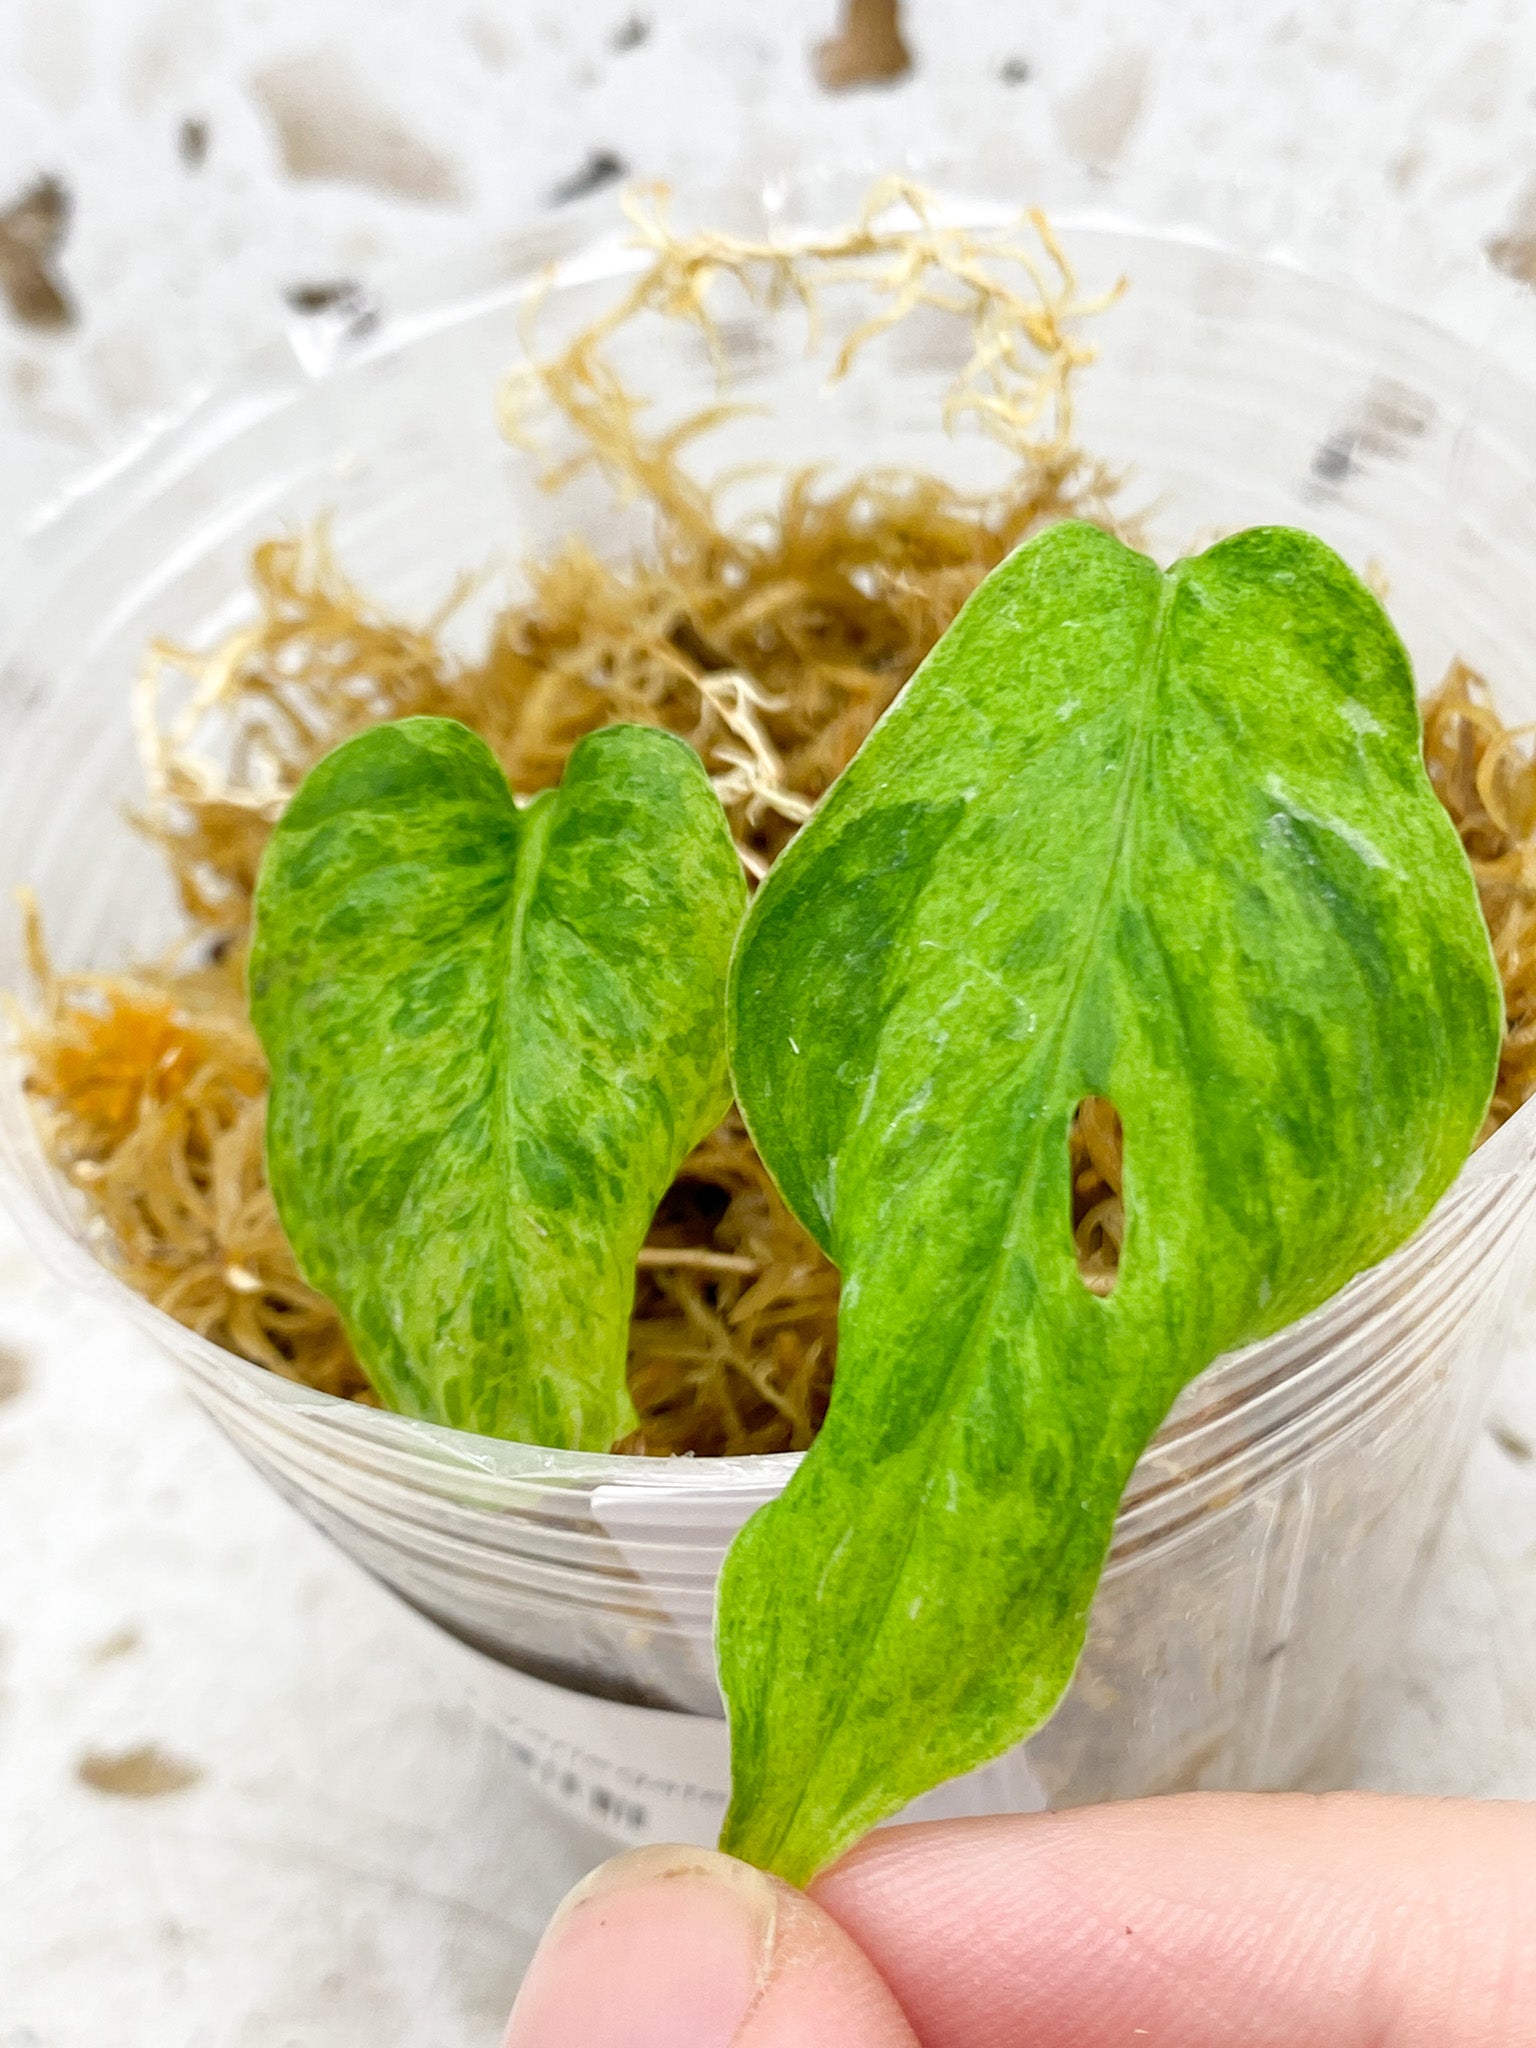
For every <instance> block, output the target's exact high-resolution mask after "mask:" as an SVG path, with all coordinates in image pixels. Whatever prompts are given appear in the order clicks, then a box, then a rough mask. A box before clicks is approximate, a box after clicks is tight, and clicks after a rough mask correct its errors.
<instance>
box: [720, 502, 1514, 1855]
mask: <svg viewBox="0 0 1536 2048" xmlns="http://www.w3.org/2000/svg"><path fill="white" fill-rule="evenodd" d="M1501 1023H1502V1007H1501V1000H1500V993H1499V984H1498V979H1497V976H1496V973H1495V970H1494V965H1493V960H1492V957H1491V952H1490V948H1489V943H1488V937H1487V933H1486V931H1485V929H1484V927H1483V924H1482V921H1481V918H1480V916H1479V913H1478V907H1477V901H1476V897H1475V894H1474V890H1473V884H1472V878H1471V875H1470V873H1469V872H1468V868H1467V864H1466V861H1465V859H1464V857H1463V855H1462V851H1461V847H1460V845H1459V843H1458V840H1457V837H1456V833H1455V830H1454V829H1453V827H1452V825H1451V823H1450V820H1449V819H1448V818H1447V817H1446V815H1445V813H1444V811H1443V810H1442V809H1441V807H1440V805H1439V803H1438V802H1437V801H1436V799H1435V797H1434V795H1433V793H1432V792H1431V789H1430V786H1429V782H1428V779H1427V777H1426V775H1425V772H1424V767H1423V762H1422V758H1421V754H1420V739H1419V721H1418V713H1417V707H1416V704H1415V699H1414V689H1413V678H1412V674H1411V671H1410V668H1409V663H1408V659H1407V656H1406V655H1405V653H1404V651H1403V648H1402V646H1401V644H1400V643H1399V641H1398V639H1397V637H1396V635H1395V634H1394V632H1393V631H1392V628H1391V626H1390V624H1389V623H1388V621H1387V619H1386V617H1385V615H1384V614H1383V612H1382V610H1381V607H1380V606H1379V605H1378V604H1377V602H1376V601H1375V599H1374V598H1373V597H1372V596H1371V594H1370V592H1369V591H1368V590H1366V589H1365V587H1364V586H1363V585H1362V584H1361V583H1360V582H1359V581H1358V580H1357V579H1356V578H1355V577H1354V576H1353V575H1352V574H1351V573H1350V571H1349V570H1348V569H1347V568H1346V567H1345V566H1344V564H1343V563H1342V562H1340V561H1339V560H1338V558H1337V557H1336V556H1334V555H1333V554H1332V553H1330V551H1329V550H1328V549H1327V548H1326V547H1324V546H1323V545H1322V543H1321V542H1319V541H1317V540H1314V539H1312V538H1311V537H1309V536H1308V535H1306V534H1302V533H1296V532H1291V531H1288V530H1284V529H1260V530H1256V531H1253V532H1249V533H1244V534H1240V535H1238V536H1236V537H1235V538H1233V539H1231V540H1228V541H1224V542H1222V543H1221V544H1220V545H1219V546H1218V547H1215V548H1212V549H1211V550H1210V551H1209V552H1208V553H1207V554H1204V555H1202V556H1199V557H1198V558H1196V559H1193V560H1190V561H1186V562H1181V563H1179V564H1178V565H1177V566H1176V567H1175V568H1174V569H1173V570H1172V571H1170V572H1168V573H1167V574H1164V573H1163V572H1161V571H1160V570H1159V569H1158V568H1157V567H1156V566H1155V564H1153V563H1152V562H1151V561H1149V560H1148V559H1147V558H1146V557H1144V556H1142V555H1139V554H1137V553H1135V552H1134V551H1133V550H1131V549H1129V548H1127V547H1125V546H1123V545H1122V544H1121V543H1120V542H1118V541H1116V540H1113V539H1111V538H1109V537H1108V536H1107V535H1105V534H1103V533H1101V532H1099V531H1097V530H1096V529H1094V528H1092V527H1089V526H1084V525H1079V524H1075V523H1069V524H1065V525H1061V526H1058V527H1055V528H1054V529H1052V530H1051V531H1050V532H1048V533H1047V534H1045V535H1044V536H1042V537H1041V538H1040V539H1039V540H1037V541H1035V542H1033V543H1032V544H1031V545H1030V546H1028V547H1026V548H1024V549H1022V550H1021V551H1020V552H1019V553H1017V554H1016V555H1014V556H1013V557H1012V558H1011V559H1010V560H1009V561H1008V562H1006V563H1005V564H1004V565H1003V566H1002V567H1001V568H999V569H998V570H997V571H996V572H995V573H994V574H993V575H992V576H990V577H989V578H988V579H987V581H986V583H985V584H983V585H982V587H981V588H980V590H978V591H977V593H976V594H975V595H974V596H973V597H972V599H971V601H970V603H969V604H968V605H967V606H966V608H965V610H964V611H963V612H962V613H961V615H960V617H959V619H958V620H957V621H956V623H955V625H954V626H953V627H952V628H951V629H950V631H949V632H948V633H947V634H946V635H945V637H944V639H943V640H942V641H941V642H940V644H939V645H938V647H937V648H935V650H934V652H933V653H932V654H931V655H930V656H929V658H928V660H927V661H926V662H925V663H924V665H923V667H922V668H921V670H920V671H919V672H918V674H917V675H916V676H915V677H914V678H913V680H912V682H911V683H910V685H909V686H908V688H907V690H906V692H905V694H904V695H903V697H902V698H901V699H900V701H899V702H898V703H897V705H896V706H895V707H894V708H893V710H892V711H891V712H890V713H889V714H888V715H887V717H886V718H885V720H884V721H883V722H882V724H881V725H880V726H879V727H878V728H877V729H876V731H875V732H874V733H873V735H872V736H871V737H870V739H869V740H868V741H867V742H866V744H865V746H864V748H863V750H862V752H861V753H860V754H859V755H858V757H857V758H856V759H855V761H854V762H853V763H852V765H851V766H850V767H849V769H848V770H847V771H846V773H845V774H844V775H843V777H842V779H841V780H840V781H839V782H838V784H837V785H836V787H835V788H834V789H833V790H832V791H831V793H830V795H829V796H828V797H827V799H826V800H825V801H824V803H823V804H822V806H821V808H820V810H819V811H818V812H817V814H816V815H815V817H814V818H813V819H812V820H811V822H810V823H809V824H808V825H807V826H806V827H805V829H804V830H803V831H802V832H801V834H800V836H799V837H798V838H797V839H796V840H795V842H794V843H793V845H792V846H791V847H790V848H789V849H788V851H787V852H786V853H785V855H784V856H783V858H782V859H781V860H780V862H779V863H778V865H777V866H776V867H775V868H774V870H773V871H772V873H771V874H770V876H769V878H768V880H767V882H766V883H765V884H764V886H763V888H762V889H761V891H760V892H759V894H758V897H757V899H756V902H755V904H754V905H753V908H752V912H751V915H750V916H749V918H748V921H747V924H746V927H745V929H744V931H743V934H742V939H741V942H740V945H739V947H738V950H737V958H736V962H735V967H734V970H733V991H732V1031H733V1062H734V1069H735V1075H736V1083H737V1092H738V1096H739V1099H740V1101H741V1105H742V1108H743V1111H744V1113H745V1115H746V1118H747V1121H748V1124H749V1126H750V1128H751V1130H752V1134H753V1137H754V1138H755V1140H756V1142H757V1144H758V1147H759V1149H760V1151H761V1152H762V1154H763V1157H764V1159H765V1160H766V1162H767V1164H768V1166H769V1168H770V1170H771V1171H772V1172H773V1174H774V1175H775V1177H776V1178H777V1180H778V1182H779V1185H780V1186H781V1188H782V1189H783V1190H784V1193H785V1195H786V1198H787V1199H788V1201H789V1202H790V1204H791V1206H792V1207H793V1208H794V1210H795V1212H796V1213H797V1214H798V1215H799V1216H800V1218H801V1219H802V1221H803V1222H804V1223H805V1224H806V1226H807V1227H808V1228H809V1229H810V1230H812V1231H813V1232H814V1233H815V1234H816V1236H817V1237H818V1238H819V1240H820V1241H821V1242H822V1243H823V1244H824V1245H825V1246H826V1247H827V1249H828V1251H829V1252H830V1254H831V1255H832V1257H833V1258H834V1259H835V1260H836V1261H837V1263H838V1264H839V1266H840V1267H841V1268H842V1273H843V1297H842V1309H841V1320H840V1325H839V1351H838V1368H837V1378H836V1383H835V1387H834V1391H833V1398H832V1404H831V1410H830V1413H829V1415H828V1418H827V1422H826V1425H825V1427H824V1428H823V1430H822V1433H821V1435H820V1437H819V1438H818V1439H817V1441H816V1443H815V1444H814V1445H813V1447H812V1449H811V1450H810V1451H809V1452H808V1453H807V1455H806V1458H805V1461H804V1463H803V1465H802V1466H801V1468H800V1470H799V1471H798V1472H797V1474H796V1476H795V1478H794V1479H793V1481H792V1482H791V1484H790V1486H789V1487H788V1489H787V1490H786V1492H785V1493H784V1495H783V1497H782V1498H781V1499H780V1500H778V1501H777V1502H775V1503H774V1504H773V1505H772V1506H770V1507H767V1508H765V1509H764V1510H762V1511H761V1512H760V1513H759V1514H758V1515H757V1516H756V1517H754V1519H753V1520H752V1522H751V1523H749V1524H748V1526H747V1527H746V1529H745V1530H744V1531H743V1532H742V1534H741V1535H740V1536H739V1537H738V1538H737V1541H736V1543H735V1544H734V1545H733V1547H732V1550H731V1552H730V1555H729V1557H728V1559H727V1562H726V1569H725V1576H724V1580H723V1583H722V1589H721V1596H720V1619H719V1654H720V1664H721V1673H722V1682H723V1685H724V1689H725V1692H726V1696H727V1700H728V1703H729V1709H730V1716H731V1739H732V1758H733V1772H734V1797H733V1803H732V1806H731V1811H730V1814H729V1816H728V1818H727V1821H726V1826H725V1830H724V1833H723V1836H722V1842H723V1845H724V1846H725V1847H726V1848H728V1849H731V1850H733V1851H734V1852H735V1853H737V1854H738V1855H742V1856H746V1857H748V1858H750V1859H751V1860H753V1861H755V1862H758V1863H761V1864H763V1865H764V1866H766V1867H768V1868H770V1869H774V1870H777V1871H779V1872H781V1873H782V1874H783V1875H785V1876H787V1877H789V1878H792V1879H795V1880H803V1879H804V1878H806V1877H808V1876H809V1875H810V1874H811V1873H812V1872H814V1871H815V1870H816V1869H818V1868H819V1867H821V1866H822V1865H823V1864H825V1863H826V1862H828V1861H829V1860H830V1859H831V1858H832V1857H833V1856H835V1855H836V1854H837V1853H838V1852H839V1851H840V1850H841V1849H842V1848H844V1847H845V1846H847V1845H848V1844H849V1843H850V1842H851V1841H853V1840H854V1839H855V1838H856V1837H857V1836H858V1835H859V1834H861V1833H862V1832H863V1831H864V1830H865V1829H866V1828H868V1827H870V1826H872V1825H873V1824H874V1823H875V1822H877V1821H879V1820H881V1819H883V1818H884V1817H886V1816H887V1815H889V1814H891V1813H893V1812H895V1811H897V1810H898V1809H899V1808H900V1807H901V1806H902V1805H904V1804H905V1803H906V1802H907V1801H908V1800H909V1799H911V1798H913V1797H915V1796H916V1795H917V1794H919V1793H921V1792H923V1791H924V1790H926V1789H927V1788H929V1787H930V1786H932V1785H934V1784H936V1783H938V1782H940V1781H941V1780H943V1779H945V1778H948V1777H950V1776H953V1775H955V1774H957V1773H959V1772H962V1771H965V1770H968V1769H970V1768H972V1767H973V1766H975V1765H977V1764H979V1763H981V1762H982V1761H984V1760H985V1759H987V1758H989V1757H991V1756H995V1755H997V1754H998V1753H1000V1752H1001V1751H1002V1750H1004V1749H1005V1748H1007V1747H1008V1746H1009V1745H1011V1744H1012V1743H1014V1742H1016V1741H1018V1740H1020V1739H1021V1738H1022V1737H1023V1736H1024V1735H1026V1734H1027V1733H1028V1732H1029V1731H1030V1730H1031V1729H1032V1728H1034V1727H1036V1726H1037V1725H1038V1724H1039V1723H1040V1722H1041V1721H1042V1720H1044V1719H1045V1717H1046V1716H1047V1715H1048V1714H1049V1712H1050V1711H1051V1709H1052V1707H1053V1706H1054V1704H1055V1702H1056V1701H1057V1699H1058V1698H1059V1697H1060V1695H1061V1692H1062V1691H1063V1689H1064V1687H1065V1686H1066V1684H1067V1681H1068V1679H1069V1678H1070V1676H1071V1672H1072V1668H1073V1665H1074V1663H1075V1661H1076V1658H1077V1656H1078V1653H1079V1650H1080V1648H1081V1645H1082V1640H1083V1633H1084V1626H1085V1622H1086V1618H1087V1614H1088V1609H1089V1605H1090V1602H1091V1600H1092V1598H1093V1592H1094V1588H1095V1585H1096V1583H1097V1580H1098V1576H1099V1573H1100V1571H1101V1569H1102V1565H1103V1561H1104V1557H1105V1554H1106V1551H1107V1547H1108V1544H1109V1540H1110V1535H1111V1531H1112V1527H1113V1523H1114V1516H1115V1510H1116V1505H1117V1503H1118V1501H1119V1499H1120V1496H1121V1493H1122V1491H1123V1489H1124V1487H1125V1483H1126V1480H1127V1478H1128V1477H1129V1474H1130V1471H1131V1468H1132V1466H1133V1465H1134V1463H1135V1461H1136V1459H1137V1458H1138V1456H1139V1455H1140V1453H1141V1451H1142V1450H1143V1449H1144V1447H1145V1445H1146V1444H1147V1442H1148V1440H1149V1439H1150V1437H1151V1436H1152V1434H1153V1432H1154V1431H1155V1430H1156V1428H1157V1426H1158V1424H1159V1422H1160V1421H1161V1420H1162V1418H1163V1416H1164V1414H1165V1413H1166V1411H1167V1409H1168V1407H1169V1405H1170V1403H1171V1402H1172V1400H1173V1398H1174V1396H1175V1394H1176V1393H1177V1392H1178V1391H1179V1389H1180V1387H1181V1386H1183V1385H1184V1383H1185V1382H1186V1381H1187V1380H1189V1379H1190V1378H1192V1377H1193V1376H1194V1375H1195V1374H1196V1373H1197V1372H1199V1371H1201V1370H1202V1369H1203V1368H1204V1367H1205V1366H1206V1365H1208V1364H1209V1363H1210V1362H1211V1361H1212V1359H1214V1358H1215V1357H1216V1356H1217V1355H1218V1354H1219V1353H1221V1352H1223V1351H1225V1350H1228V1349H1230V1348H1232V1347H1233V1346H1236V1345H1239V1344H1243V1343H1246V1342H1249V1341H1250V1340H1253V1339H1256V1338H1259V1337H1262V1336H1264V1335H1265V1334H1266V1333H1268V1332H1270V1331H1272V1330H1275V1329H1277V1328H1278V1327H1280V1326H1281V1325H1282V1324H1284V1323H1287V1322H1289V1321H1291V1320H1292V1319H1293V1318H1295V1317H1297V1316H1299V1315H1301V1314H1303V1313H1304V1312H1305V1311H1307V1310H1308V1309H1310V1308H1312V1307H1314V1306H1315V1305H1316V1304H1318V1303H1319V1302H1321V1301H1322V1300H1324V1299H1325V1298H1326V1297H1327V1296H1328V1295H1330V1294H1331V1293H1333V1292H1334V1291H1335V1290H1336V1289H1337V1288H1338V1287H1339V1286H1340V1285H1342V1283H1343V1282H1344V1281H1345V1280H1347V1279H1349V1278H1350V1276H1351V1275H1353V1274H1354V1273H1356V1272H1358V1271H1359V1270H1360V1269H1361V1268H1362V1267H1364V1266H1367V1265H1369V1264H1371V1263H1373V1262H1374V1261H1376V1260H1378V1259H1380V1258H1382V1257H1383V1256H1384V1255H1385V1254H1386V1253H1387V1252H1389V1251H1390V1250H1392V1248H1393V1247H1394V1246H1396V1245H1397V1244H1399V1243H1400V1242H1401V1241H1402V1240H1403V1239H1404V1238H1405V1237H1407V1236H1408V1235H1409V1234H1410V1233H1411V1232H1412V1231H1413V1230H1414V1229H1415V1228H1416V1226H1417V1225H1418V1224H1419V1223H1420V1222H1421V1221H1422V1220H1423V1218H1424V1217H1425V1215H1426V1214H1427V1213H1428V1211H1429V1209H1430V1207H1431V1206H1432V1204H1433V1203H1434V1202H1435V1200H1436V1199H1437V1198H1438V1196H1439V1195H1440V1194H1441V1193H1442V1192H1443V1191H1444V1189H1445V1188H1446V1187H1447V1186H1448V1185H1449V1183H1450V1181H1451V1180H1452V1179H1453V1177H1454V1176H1455V1174H1456V1172H1457V1169H1458V1168H1459V1167H1460V1165H1461V1163H1462V1161H1463V1160H1464V1159H1465V1157H1466V1155H1467V1152H1468V1150H1469V1148H1470V1146H1471V1144H1472V1142H1473V1139H1474V1137H1475V1135H1476V1133H1477V1130H1478V1127H1479V1125H1480V1123H1481V1121H1482V1118H1483V1114H1484V1110H1485V1108H1486V1106H1487V1103H1488V1099H1489V1096H1490V1093H1491V1090H1492V1086H1493V1079H1494V1071H1495V1065H1496V1062H1497V1057H1498V1048H1499V1038H1500V1029H1501ZM1090 1095H1097V1096H1102V1097H1105V1098H1107V1099H1108V1100H1109V1101H1110V1102H1111V1103H1113V1104H1114V1105H1115V1107H1116V1108H1117V1109H1118V1111H1119V1114H1120V1117H1121V1120H1122V1123H1123V1126H1124V1134H1125V1182H1126V1185H1125V1199H1126V1209H1127V1228H1126V1236H1125V1241H1124V1248H1123V1253H1122V1258H1121V1264H1120V1270H1119V1275H1118V1280H1117V1284H1116V1285H1115V1288H1114V1290H1113V1292H1112V1293H1111V1294H1110V1295H1108V1296H1107V1297H1104V1298H1101V1297H1099V1296H1097V1295H1095V1294H1093V1293H1091V1292H1090V1291H1089V1290H1088V1288H1087V1287H1086V1286H1085V1285H1084V1284H1083V1281H1082V1278H1081V1276H1080V1274H1079V1271H1078V1268H1077V1262H1076V1259H1075V1257H1074V1250H1073V1242H1072V1236H1071V1198H1070V1189H1069V1185H1068V1170H1067V1144H1068V1130H1069V1126H1070V1123H1071V1119H1072V1116H1073V1112H1074V1110H1075V1108H1076V1106H1077V1104H1078V1103H1079V1102H1080V1101H1081V1100H1082V1099H1083V1098H1084V1097H1085V1096H1090Z"/></svg>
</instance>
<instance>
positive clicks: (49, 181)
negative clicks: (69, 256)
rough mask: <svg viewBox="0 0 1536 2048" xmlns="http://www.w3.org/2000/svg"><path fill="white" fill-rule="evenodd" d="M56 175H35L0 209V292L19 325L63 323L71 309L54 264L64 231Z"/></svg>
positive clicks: (63, 203) (65, 214) (63, 201)
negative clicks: (38, 176) (20, 193)
mask: <svg viewBox="0 0 1536 2048" xmlns="http://www.w3.org/2000/svg"><path fill="white" fill-rule="evenodd" d="M71 210H72V209H71V202H70V197H69V190H68V187H67V186H66V185H65V183H64V181H63V179H62V178H55V177H51V176H47V177H41V178H39V179H37V180H36V182H35V183H34V184H31V185H29V186H28V187H27V189H26V191H25V192H23V193H22V195H21V197H20V198H19V199H16V200H13V201H12V203H11V204H10V205H9V206H7V207H5V208H4V209H3V210H0V293H3V294H4V296H5V302H6V305H7V306H8V307H9V308H10V312H11V317H12V318H13V319H15V320H19V321H20V322H21V323H22V325H23V326H25V327H68V326H70V325H71V323H72V322H73V320H74V317H75V309H74V305H73V304H72V302H71V300H70V297H69V294H68V293H67V292H66V290H65V289H64V285H63V282H62V280H61V279H60V278H59V276H58V274H57V272H56V271H55V269H54V263H55V260H56V258H57V256H58V253H59V250H60V249H61V248H62V247H63V245H64V237H65V236H66V235H67V234H68V232H69V216H70V212H71Z"/></svg>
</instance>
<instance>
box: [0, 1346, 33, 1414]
mask: <svg viewBox="0 0 1536 2048" xmlns="http://www.w3.org/2000/svg"><path fill="white" fill-rule="evenodd" d="M31 1377H32V1368H31V1366H30V1365H29V1364H28V1362H27V1355H26V1353H25V1352H24V1351H21V1350H18V1349H17V1347H16V1346H15V1345H14V1344H5V1343H0V1402H5V1401H14V1400H15V1399H16V1397H17V1396H18V1395H19V1394H24V1393H25V1392H26V1391H27V1385H28V1382H29V1381H30V1379H31Z"/></svg>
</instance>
